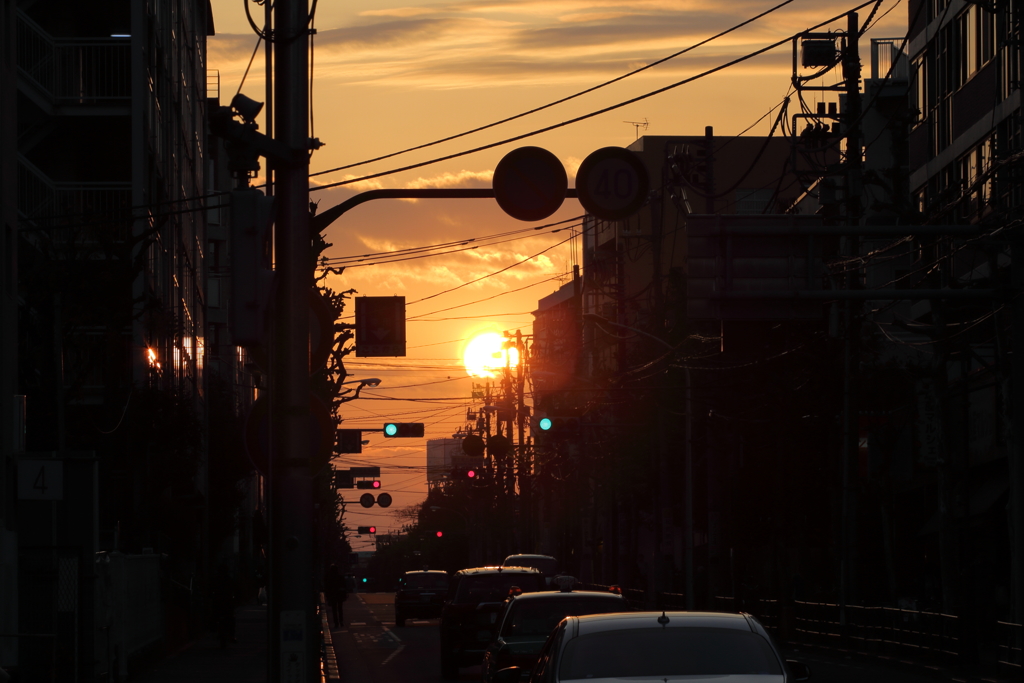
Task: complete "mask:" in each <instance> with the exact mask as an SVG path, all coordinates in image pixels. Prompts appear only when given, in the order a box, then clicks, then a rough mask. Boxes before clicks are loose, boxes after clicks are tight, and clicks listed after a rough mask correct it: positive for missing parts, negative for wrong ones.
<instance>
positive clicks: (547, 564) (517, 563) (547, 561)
mask: <svg viewBox="0 0 1024 683" xmlns="http://www.w3.org/2000/svg"><path fill="white" fill-rule="evenodd" d="M502 564H503V565H504V566H506V567H533V568H534V569H539V570H540V572H541V574H544V575H545V576H554V574H555V573H556V572H557V571H558V561H557V560H556V559H555V558H553V557H524V556H523V555H513V556H512V557H509V558H506V559H505V561H504V562H503V563H502Z"/></svg>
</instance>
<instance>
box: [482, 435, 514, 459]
mask: <svg viewBox="0 0 1024 683" xmlns="http://www.w3.org/2000/svg"><path fill="white" fill-rule="evenodd" d="M510 450H512V442H511V441H509V440H508V439H507V438H505V437H504V436H503V435H501V434H493V435H491V436H489V437H487V452H488V453H490V454H491V455H494V456H499V457H500V456H502V455H505V454H506V453H508V452H509V451H510Z"/></svg>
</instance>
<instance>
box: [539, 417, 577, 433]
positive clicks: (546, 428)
mask: <svg viewBox="0 0 1024 683" xmlns="http://www.w3.org/2000/svg"><path fill="white" fill-rule="evenodd" d="M537 428H538V429H540V431H541V433H542V434H550V435H551V436H572V435H574V434H578V433H579V431H580V418H578V417H572V416H565V417H542V418H540V419H538V420H537Z"/></svg>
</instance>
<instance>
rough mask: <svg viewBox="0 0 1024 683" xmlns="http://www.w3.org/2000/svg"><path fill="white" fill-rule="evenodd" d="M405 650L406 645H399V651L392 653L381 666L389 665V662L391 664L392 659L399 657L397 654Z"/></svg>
mask: <svg viewBox="0 0 1024 683" xmlns="http://www.w3.org/2000/svg"><path fill="white" fill-rule="evenodd" d="M404 649H405V645H399V646H398V649H397V650H395V651H394V652H392V653H391V654H389V655H388V656H387V658H385V660H384V661H383V662H381V663H380V665H381V666H384V665H385V664H387V663H388V662H390V661H391V660H392V659H394V658H395V655H397V654H398V653H399V652H401V651H402V650H404Z"/></svg>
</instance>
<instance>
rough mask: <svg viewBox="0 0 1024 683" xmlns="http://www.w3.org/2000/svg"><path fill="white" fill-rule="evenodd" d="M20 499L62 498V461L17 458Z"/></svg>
mask: <svg viewBox="0 0 1024 683" xmlns="http://www.w3.org/2000/svg"><path fill="white" fill-rule="evenodd" d="M18 498H19V499H20V500H63V499H64V463H63V462H62V461H60V460H19V461H18Z"/></svg>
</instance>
